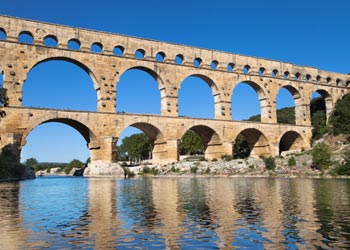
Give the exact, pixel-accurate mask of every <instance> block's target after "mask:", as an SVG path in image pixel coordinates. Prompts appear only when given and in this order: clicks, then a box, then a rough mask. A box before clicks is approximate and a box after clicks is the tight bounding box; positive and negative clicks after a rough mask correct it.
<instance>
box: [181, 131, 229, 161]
mask: <svg viewBox="0 0 350 250" xmlns="http://www.w3.org/2000/svg"><path fill="white" fill-rule="evenodd" d="M198 138H199V139H200V140H199V141H198ZM192 144H193V145H192ZM191 146H193V148H192V149H190V147H191ZM221 147H222V143H221V139H220V137H219V135H218V134H217V133H216V132H215V131H214V130H213V129H212V128H210V127H207V126H205V125H198V126H193V127H191V128H190V129H189V130H187V131H186V133H185V134H184V135H183V136H182V139H181V144H180V145H179V149H180V150H181V149H182V150H183V152H181V151H180V153H190V154H197V155H199V156H200V155H202V156H203V154H204V158H205V159H209V160H212V159H214V158H216V159H220V157H221V155H222V154H223V152H222V148H221Z"/></svg>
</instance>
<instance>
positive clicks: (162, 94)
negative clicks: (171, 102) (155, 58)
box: [116, 66, 167, 113]
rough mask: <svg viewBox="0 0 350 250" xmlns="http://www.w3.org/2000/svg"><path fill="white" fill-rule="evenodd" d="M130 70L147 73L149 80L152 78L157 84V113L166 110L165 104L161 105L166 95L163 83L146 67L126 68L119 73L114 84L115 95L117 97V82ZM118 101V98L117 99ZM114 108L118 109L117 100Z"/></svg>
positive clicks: (155, 73) (156, 74) (154, 72)
mask: <svg viewBox="0 0 350 250" xmlns="http://www.w3.org/2000/svg"><path fill="white" fill-rule="evenodd" d="M131 70H139V71H142V72H145V73H147V74H148V75H149V76H151V78H153V80H154V81H155V82H156V83H157V85H158V86H157V87H158V91H159V98H160V99H159V107H160V110H159V113H161V112H162V111H163V110H166V108H167V107H166V103H163V102H162V100H163V98H164V97H165V95H166V93H165V91H166V90H165V88H164V83H163V80H162V78H161V77H160V75H159V74H158V73H157V72H156V71H154V70H152V69H150V68H147V67H144V66H133V67H130V68H127V69H125V70H123V71H121V72H120V74H119V77H118V82H117V83H116V91H117V95H118V86H119V82H120V79H121V77H122V76H123V75H124V74H125V73H127V72H128V71H131ZM117 99H118V98H117ZM116 106H117V108H118V100H117V103H116Z"/></svg>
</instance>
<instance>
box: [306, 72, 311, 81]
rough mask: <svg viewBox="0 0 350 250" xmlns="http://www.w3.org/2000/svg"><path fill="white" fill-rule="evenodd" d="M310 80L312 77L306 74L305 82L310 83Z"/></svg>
mask: <svg viewBox="0 0 350 250" xmlns="http://www.w3.org/2000/svg"><path fill="white" fill-rule="evenodd" d="M310 79H311V75H309V74H306V76H305V82H309V81H310Z"/></svg>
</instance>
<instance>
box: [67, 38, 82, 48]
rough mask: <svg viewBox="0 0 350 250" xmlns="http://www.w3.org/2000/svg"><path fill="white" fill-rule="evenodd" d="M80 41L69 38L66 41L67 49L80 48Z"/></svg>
mask: <svg viewBox="0 0 350 250" xmlns="http://www.w3.org/2000/svg"><path fill="white" fill-rule="evenodd" d="M80 45H81V44H80V41H79V40H78V39H75V38H73V39H70V40H69V41H68V49H71V50H80Z"/></svg>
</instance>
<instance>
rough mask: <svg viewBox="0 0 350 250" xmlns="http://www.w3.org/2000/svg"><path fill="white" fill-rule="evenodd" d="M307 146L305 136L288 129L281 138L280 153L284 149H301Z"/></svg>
mask: <svg viewBox="0 0 350 250" xmlns="http://www.w3.org/2000/svg"><path fill="white" fill-rule="evenodd" d="M305 148H306V144H305V141H304V139H303V137H302V136H301V135H300V134H299V133H298V132H296V131H288V132H286V133H284V134H283V135H282V136H281V138H280V143H279V154H281V153H282V152H283V151H291V150H297V151H301V150H303V149H305Z"/></svg>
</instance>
